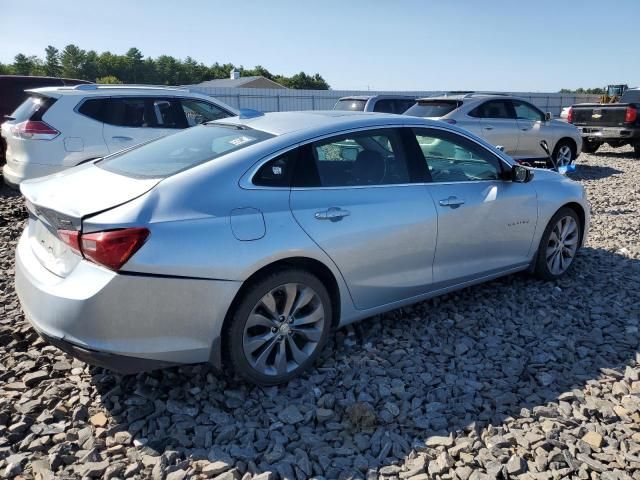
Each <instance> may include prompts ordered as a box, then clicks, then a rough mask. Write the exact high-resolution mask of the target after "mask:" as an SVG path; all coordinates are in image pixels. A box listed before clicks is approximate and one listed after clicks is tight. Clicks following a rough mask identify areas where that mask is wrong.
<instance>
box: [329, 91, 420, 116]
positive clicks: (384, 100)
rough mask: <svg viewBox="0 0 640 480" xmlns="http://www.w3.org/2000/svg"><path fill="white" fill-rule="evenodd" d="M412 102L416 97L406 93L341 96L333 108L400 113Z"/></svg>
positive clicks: (414, 101)
mask: <svg viewBox="0 0 640 480" xmlns="http://www.w3.org/2000/svg"><path fill="white" fill-rule="evenodd" d="M414 103H416V97H411V96H406V95H356V96H353V97H342V98H341V99H339V100H338V101H337V102H336V104H335V105H334V106H333V109H334V110H348V111H351V112H380V113H397V114H402V113H404V112H406V111H407V109H408V108H409V107H411V106H412V105H413V104H414Z"/></svg>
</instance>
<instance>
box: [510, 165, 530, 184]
mask: <svg viewBox="0 0 640 480" xmlns="http://www.w3.org/2000/svg"><path fill="white" fill-rule="evenodd" d="M531 180H533V170H531V169H529V168H527V167H523V166H522V165H514V166H513V167H512V168H511V181H513V182H516V183H527V182H530V181H531Z"/></svg>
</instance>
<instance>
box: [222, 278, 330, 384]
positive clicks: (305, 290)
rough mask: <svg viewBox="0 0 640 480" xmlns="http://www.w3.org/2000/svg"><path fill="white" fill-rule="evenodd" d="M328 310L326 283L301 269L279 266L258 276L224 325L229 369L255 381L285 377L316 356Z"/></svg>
mask: <svg viewBox="0 0 640 480" xmlns="http://www.w3.org/2000/svg"><path fill="white" fill-rule="evenodd" d="M332 315H333V313H332V309H331V300H330V297H329V293H328V292H327V289H326V288H325V287H324V285H323V284H322V282H321V281H320V280H319V279H318V278H317V277H316V276H315V275H312V274H310V273H308V272H306V271H304V270H297V269H287V270H281V271H278V272H275V273H272V274H271V275H269V276H267V277H265V278H263V279H261V280H259V281H257V282H256V283H255V284H253V285H251V287H249V289H248V291H247V292H246V293H245V295H244V296H243V298H242V300H241V301H240V303H239V305H238V307H237V308H236V310H235V312H234V314H233V318H232V323H231V325H230V328H229V329H228V331H227V338H226V342H227V346H228V351H229V357H228V358H229V361H230V364H231V365H230V367H231V369H232V370H233V371H234V372H235V373H237V374H238V375H240V376H241V377H243V378H244V379H245V380H248V381H249V382H251V383H255V384H258V385H277V384H280V383H285V382H288V381H289V380H291V379H293V378H294V377H297V376H298V375H300V374H301V373H302V372H304V371H305V370H307V369H308V368H309V367H311V365H313V363H314V362H315V360H316V359H317V357H318V355H319V354H320V352H321V351H322V348H323V347H324V345H325V343H326V341H327V338H328V335H329V331H330V329H331V323H332V322H331V320H332Z"/></svg>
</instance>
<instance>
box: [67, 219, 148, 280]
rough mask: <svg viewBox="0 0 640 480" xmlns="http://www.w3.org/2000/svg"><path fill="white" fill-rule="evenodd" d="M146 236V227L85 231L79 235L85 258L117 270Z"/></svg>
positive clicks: (136, 249)
mask: <svg viewBox="0 0 640 480" xmlns="http://www.w3.org/2000/svg"><path fill="white" fill-rule="evenodd" d="M148 237H149V230H147V229H146V228H125V229H124V230H110V231H106V232H95V233H86V234H83V235H82V236H81V237H80V247H81V249H82V254H83V255H84V257H85V258H86V259H87V260H91V261H92V262H94V263H97V264H99V265H103V266H105V267H107V268H110V269H111V270H119V269H120V267H122V266H123V265H124V264H125V263H127V261H128V260H129V259H130V258H131V256H132V255H133V254H134V253H136V252H137V251H138V249H139V248H140V247H141V246H142V245H143V244H144V242H145V241H146V240H147V238H148Z"/></svg>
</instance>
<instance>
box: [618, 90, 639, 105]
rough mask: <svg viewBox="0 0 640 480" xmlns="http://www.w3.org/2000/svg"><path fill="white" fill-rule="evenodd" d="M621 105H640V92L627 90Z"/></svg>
mask: <svg viewBox="0 0 640 480" xmlns="http://www.w3.org/2000/svg"><path fill="white" fill-rule="evenodd" d="M620 102H621V103H640V90H627V91H626V92H624V93H623V94H622V98H621V99H620Z"/></svg>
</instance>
